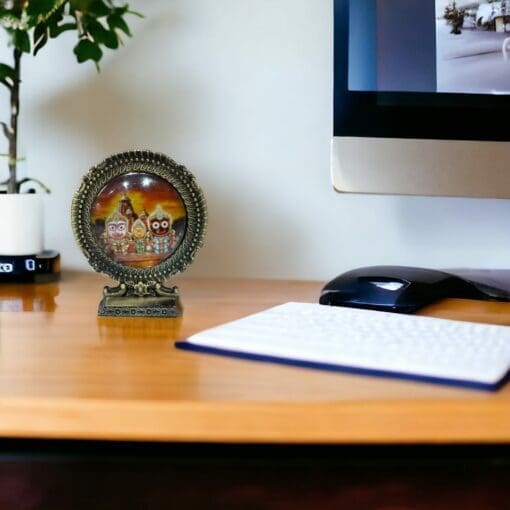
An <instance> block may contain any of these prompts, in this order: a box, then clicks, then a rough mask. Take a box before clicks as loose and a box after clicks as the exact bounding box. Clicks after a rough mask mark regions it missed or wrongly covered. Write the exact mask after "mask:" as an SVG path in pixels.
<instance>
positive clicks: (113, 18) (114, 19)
mask: <svg viewBox="0 0 510 510" xmlns="http://www.w3.org/2000/svg"><path fill="white" fill-rule="evenodd" d="M106 20H107V22H108V26H109V27H110V28H111V29H112V30H115V29H116V28H118V29H119V30H122V31H123V32H124V33H125V34H126V35H128V36H129V37H131V31H130V30H129V27H128V25H127V23H126V22H125V21H124V18H123V17H122V16H121V15H120V14H111V15H110V16H108V18H106Z"/></svg>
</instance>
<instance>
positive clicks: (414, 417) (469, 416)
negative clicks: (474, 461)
mask: <svg viewBox="0 0 510 510" xmlns="http://www.w3.org/2000/svg"><path fill="white" fill-rule="evenodd" d="M105 283H107V280H105V279H104V278H103V277H101V276H100V275H95V274H80V273H70V274H66V275H65V276H64V278H63V281H62V282H61V283H59V284H50V285H39V286H28V285H27V286H18V287H13V286H2V287H0V307H2V309H3V311H2V312H0V437H4V438H7V437H19V438H67V439H95V440H143V441H178V442H179V441H194V442H197V441H200V442H222V443H225V442H227V443H239V442H241V443H245V442H250V443H253V442H259V443H260V442H263V443H268V442H269V443H272V442H276V443H300V444H303V443H328V444H332V443H335V444H341V443H353V442H356V443H390V444H395V443H449V444H451V443H473V442H477V443H483V442H489V443H508V442H510V385H508V386H506V387H504V388H503V389H502V390H500V391H499V392H497V393H494V394H491V393H484V392H480V391H473V390H463V389H454V388H449V387H442V386H435V385H430V384H423V383H410V382H402V381H398V380H389V379H380V378H370V377H363V376H352V375H342V374H336V373H327V372H320V371H313V370H305V369H299V368H291V367H283V366H277V365H271V364H262V363H255V362H248V361H238V360H233V359H227V358H220V357H214V356H207V355H199V354H194V353H187V352H181V351H178V350H176V349H175V348H174V346H173V343H174V341H175V340H177V339H183V338H186V337H187V336H188V335H191V334H193V333H194V332H196V331H199V330H201V329H203V328H206V327H210V326H213V325H216V324H220V323H223V322H225V321H228V320H231V319H235V318H239V317H242V316H244V315H247V314H249V313H252V312H256V311H259V310H262V309H264V308H267V307H270V306H272V305H275V304H279V303H282V302H286V301H290V300H297V301H316V300H317V296H318V293H319V290H320V287H321V285H320V283H313V282H311V283H310V282H285V281H255V280H252V281H250V280H203V279H200V280H193V279H182V280H181V281H180V282H179V285H180V288H181V293H182V297H183V304H184V308H185V312H184V318H183V319H180V320H169V319H140V318H137V319H117V318H112V319H110V318H98V317H97V314H96V312H97V304H98V300H99V297H100V293H101V289H102V286H103V285H104V284H105ZM13 309H14V310H16V309H18V310H21V309H25V310H30V312H28V311H27V312H23V313H21V312H19V311H6V310H13ZM35 310H46V311H35ZM425 313H429V314H432V315H436V316H441V317H450V318H460V319H467V318H473V319H476V320H479V321H482V322H483V321H486V322H498V323H503V324H510V304H499V303H481V302H474V301H471V302H470V301H464V302H463V301H448V302H443V303H441V304H439V305H435V306H434V307H430V308H429V309H428V310H426V311H425Z"/></svg>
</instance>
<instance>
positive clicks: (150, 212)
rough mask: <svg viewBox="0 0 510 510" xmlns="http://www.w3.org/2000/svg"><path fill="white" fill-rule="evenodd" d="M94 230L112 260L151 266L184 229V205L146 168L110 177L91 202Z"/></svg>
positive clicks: (174, 246)
mask: <svg viewBox="0 0 510 510" xmlns="http://www.w3.org/2000/svg"><path fill="white" fill-rule="evenodd" d="M91 221H92V227H93V232H94V236H95V238H96V239H97V241H98V242H99V244H100V246H101V247H102V248H103V249H104V250H105V252H106V253H107V254H108V255H109V256H110V257H111V258H112V259H113V260H114V261H115V262H118V263H120V264H122V265H125V266H129V267H139V268H144V267H153V266H155V265H157V264H159V263H161V262H163V261H164V260H166V259H167V258H168V257H170V255H172V253H174V252H175V250H176V249H177V247H178V246H179V244H180V243H181V241H182V239H183V237H184V233H185V231H186V208H185V206H184V203H183V201H182V198H181V196H180V195H179V193H178V192H177V191H176V189H175V188H174V187H173V186H172V185H171V184H170V183H168V182H167V181H165V180H164V179H162V178H160V177H158V176H156V175H152V174H148V173H128V174H124V175H121V176H119V177H117V178H115V179H112V180H111V181H110V182H109V183H108V184H107V185H106V186H105V187H104V188H103V189H102V190H101V192H100V193H99V195H98V196H97V198H96V200H95V201H94V203H93V205H92V211H91Z"/></svg>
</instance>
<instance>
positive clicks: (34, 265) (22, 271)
mask: <svg viewBox="0 0 510 510" xmlns="http://www.w3.org/2000/svg"><path fill="white" fill-rule="evenodd" d="M59 278H60V254H59V253H58V252H56V251H53V250H51V251H50V250H48V251H43V252H42V253H39V254H37V255H17V256H13V255H0V283H46V282H54V281H57V280H58V279H59Z"/></svg>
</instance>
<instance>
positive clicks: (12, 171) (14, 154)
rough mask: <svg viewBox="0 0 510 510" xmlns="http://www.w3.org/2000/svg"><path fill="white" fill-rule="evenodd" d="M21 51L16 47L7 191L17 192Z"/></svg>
mask: <svg viewBox="0 0 510 510" xmlns="http://www.w3.org/2000/svg"><path fill="white" fill-rule="evenodd" d="M21 55H22V53H21V51H20V50H18V48H14V80H13V81H14V83H13V85H12V88H11V128H10V133H9V137H8V139H9V181H8V183H7V193H17V191H18V189H17V180H18V176H17V172H16V165H17V160H18V116H19V88H20V76H21Z"/></svg>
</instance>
